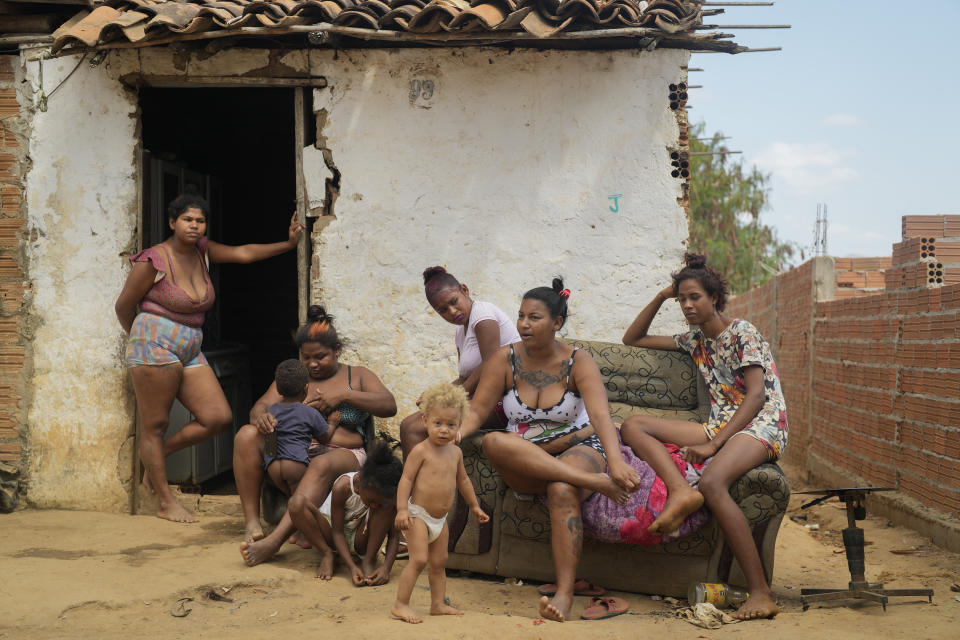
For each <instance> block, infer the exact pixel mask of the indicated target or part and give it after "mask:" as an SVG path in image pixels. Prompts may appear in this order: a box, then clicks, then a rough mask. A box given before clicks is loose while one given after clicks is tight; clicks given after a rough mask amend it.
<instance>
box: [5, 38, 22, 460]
mask: <svg viewBox="0 0 960 640" xmlns="http://www.w3.org/2000/svg"><path fill="white" fill-rule="evenodd" d="M17 60H18V58H17V57H16V56H0V462H5V463H7V464H11V465H13V466H19V463H20V458H21V453H22V443H23V439H22V434H21V426H22V422H23V421H22V413H21V398H22V395H23V386H22V385H23V383H22V377H21V372H22V370H23V366H24V346H23V342H22V340H21V338H20V326H19V325H20V316H21V314H20V311H21V308H22V304H23V294H24V286H25V284H24V279H25V278H24V274H23V272H22V270H21V267H20V248H19V247H20V233H21V231H22V229H23V225H24V217H23V214H22V212H21V206H20V203H21V199H22V197H23V186H22V176H23V173H24V172H23V167H22V163H23V157H24V153H23V152H22V149H21V144H20V143H21V140H22V139H23V138H22V136H18V126H19V124H20V106H19V104H18V103H17V90H16V85H15V79H14V71H13V64H15V63H16V61H17Z"/></svg>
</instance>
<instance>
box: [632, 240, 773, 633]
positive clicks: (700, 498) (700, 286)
mask: <svg viewBox="0 0 960 640" xmlns="http://www.w3.org/2000/svg"><path fill="white" fill-rule="evenodd" d="M684 262H685V263H686V266H685V267H684V268H683V269H681V270H680V271H678V272H677V273H674V274H673V275H672V278H673V282H672V283H671V284H669V285H668V286H667V287H666V288H665V289H664V290H663V291H661V292H660V293H658V294H657V295H656V297H655V298H654V299H653V301H651V302H650V304H648V305H647V306H646V307H644V308H643V310H642V311H641V312H640V314H639V315H638V316H637V318H636V319H635V320H634V321H633V324H631V325H630V327H629V328H628V329H627V332H626V333H625V334H624V336H623V343H624V344H627V345H630V346H634V347H647V348H649V349H660V350H664V351H685V352H687V353H689V354H690V355H691V356H692V357H693V361H694V362H695V363H696V364H697V368H698V369H699V370H700V374H701V375H702V376H703V379H704V380H705V381H706V383H707V387H708V388H709V390H710V417H709V419H708V420H707V422H705V423H703V424H697V423H695V422H686V421H684V420H668V419H665V418H652V417H648V416H633V417H630V418H627V420H626V421H624V423H623V428H622V429H621V435H622V437H623V441H624V443H625V444H627V445H629V446H630V448H632V449H633V450H634V451H635V452H636V454H637V455H638V456H640V457H641V458H643V459H644V460H646V461H647V463H649V464H650V466H651V467H652V468H653V470H654V471H656V472H657V475H658V476H660V477H661V478H662V479H663V482H664V484H666V486H667V491H668V496H667V502H666V504H665V505H664V508H663V511H662V513H661V514H660V517H658V518H657V519H656V520H655V521H654V522H653V524H651V525H650V529H649V530H650V532H652V533H670V532H672V531H673V530H675V529H676V528H677V527H679V526H680V523H681V522H683V520H684V518H686V517H687V516H688V515H689V514H690V513H692V512H694V511H696V510H697V509H699V508H700V506H701V505H702V504H703V503H704V500H706V504H707V506H708V507H709V508H710V511H712V512H713V515H714V516H715V517H716V519H717V524H719V525H720V529H721V530H722V531H723V535H724V538H725V539H726V541H727V544H729V545H730V548H731V549H732V550H733V554H734V556H735V557H736V559H737V561H738V562H739V563H740V567H741V568H742V569H743V575H744V577H745V578H746V579H747V588H748V589H749V590H750V598H748V599H747V601H746V602H745V603H744V604H743V605H742V606H741V607H740V609H739V610H738V611H737V612H736V613H734V614H733V617H734V618H737V619H740V620H747V619H752V618H768V617H772V616H774V615H776V614H777V612H778V611H779V609H778V608H777V604H776V602H775V601H774V599H773V595H772V594H771V592H770V585H769V584H767V579H766V576H765V574H764V571H763V565H762V563H761V561H760V553H759V551H758V550H757V546H756V543H755V542H754V540H753V536H752V535H751V532H750V525H749V524H748V522H747V519H746V517H745V516H744V514H743V511H741V510H740V507H739V506H737V503H736V502H734V500H733V498H732V497H731V496H730V485H731V484H733V482H735V481H736V480H737V478H739V477H740V476H742V475H743V474H744V473H746V472H747V471H749V470H751V469H753V468H754V467H757V466H760V465H761V464H763V463H764V462H770V461H774V460H776V459H777V458H779V457H780V455H781V454H782V453H783V450H784V448H785V447H786V446H787V410H786V406H785V404H784V400H783V393H782V392H781V390H780V378H779V376H778V374H777V366H776V365H775V364H774V362H773V357H772V356H771V354H770V345H768V344H767V341H766V340H764V338H763V336H761V335H760V332H759V331H757V328H756V327H754V326H753V325H752V324H750V323H749V322H747V321H746V320H739V319H736V318H730V317H728V316H726V315H724V314H723V309H724V306H725V305H726V299H727V293H728V290H727V283H726V281H725V280H724V279H723V277H722V276H721V275H720V274H719V273H717V272H716V271H715V270H714V269H713V268H711V267H710V266H709V265H707V261H706V258H704V257H703V256H701V255H696V254H691V253H688V254H686V255H685V256H684ZM671 298H676V299H677V302H679V303H680V309H681V310H682V311H683V315H684V317H685V318H686V319H687V322H688V323H689V324H690V325H691V330H690V331H688V332H686V333H683V334H680V335H676V336H673V337H670V336H651V335H649V334H648V333H647V331H648V330H649V329H650V324H651V322H652V321H653V318H654V316H655V315H656V314H657V311H659V309H660V305H662V304H663V303H664V302H666V301H667V300H669V299H671ZM738 436H746V437H738ZM664 442H670V443H673V444H676V445H677V446H679V447H682V449H681V453H683V455H684V458H685V459H686V460H687V461H689V462H694V463H699V462H703V461H704V460H705V459H707V458H712V461H711V462H710V465H709V466H708V467H706V469H705V470H704V472H703V476H702V477H701V479H700V483H699V486H698V488H697V489H694V488H692V487H691V486H690V485H689V484H687V480H686V478H684V476H683V475H681V474H680V472H679V471H678V469H677V466H676V464H675V462H674V461H673V459H672V458H671V457H670V455H669V454H668V453H667V450H666V449H665V448H664V446H663V443H664Z"/></svg>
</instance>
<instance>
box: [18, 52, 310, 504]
mask: <svg viewBox="0 0 960 640" xmlns="http://www.w3.org/2000/svg"><path fill="white" fill-rule="evenodd" d="M37 54H38V51H36V50H27V51H25V52H24V53H23V54H22V55H21V57H20V59H19V64H20V65H21V66H22V67H23V70H24V75H25V83H24V84H23V88H22V94H23V95H24V99H23V102H24V103H25V104H26V105H28V107H27V108H26V109H25V117H26V118H28V119H29V120H30V124H31V126H32V133H31V136H30V139H29V150H28V154H29V158H30V160H31V161H32V167H31V169H30V171H29V173H28V174H27V177H26V184H27V188H26V200H27V206H26V218H27V221H26V226H27V230H28V232H29V240H26V241H24V242H23V252H24V255H25V261H26V262H27V264H28V265H29V269H28V271H29V273H28V283H29V285H30V286H31V287H32V290H33V295H32V296H31V299H30V301H29V304H28V305H27V307H26V310H25V314H26V322H25V324H26V325H27V326H28V327H29V335H28V339H29V341H30V343H31V345H32V354H31V355H32V358H31V361H30V363H28V364H30V365H31V366H29V367H27V368H26V369H24V374H23V376H24V378H25V380H24V383H25V386H26V388H27V389H28V390H29V397H28V400H27V402H26V404H27V406H26V407H25V413H26V416H27V425H28V427H27V429H26V433H25V434H24V438H25V441H26V445H27V448H28V452H29V454H28V456H27V460H26V471H27V474H26V475H27V480H28V489H27V493H26V497H27V500H28V503H29V504H31V505H33V506H37V507H68V508H77V509H98V510H109V511H126V510H128V509H129V505H130V492H129V490H130V486H131V483H130V480H131V476H132V474H133V457H132V454H133V444H134V438H133V434H134V426H135V403H134V397H133V392H132V388H131V385H130V383H129V379H128V376H127V372H126V369H125V367H124V363H123V353H124V350H125V347H126V335H125V334H124V332H123V330H122V329H121V328H120V325H119V323H118V322H117V319H116V316H115V315H114V311H113V304H114V301H115V300H116V297H117V294H118V293H119V292H120V289H121V288H122V286H123V283H124V281H125V279H126V276H127V273H128V271H129V262H128V257H129V256H130V255H132V253H133V252H134V251H135V250H136V249H137V242H138V222H139V202H138V196H139V193H138V189H139V185H138V182H137V173H136V171H137V169H136V167H137V160H136V153H137V143H138V139H139V133H138V105H137V93H136V90H135V89H134V88H131V86H130V84H136V78H137V76H139V75H150V76H154V77H156V76H165V77H169V78H177V77H183V78H187V77H190V76H203V77H210V78H214V79H216V78H218V77H223V78H227V77H230V76H238V75H243V74H247V73H256V72H258V70H259V72H260V73H262V74H267V75H269V74H282V75H284V76H287V75H290V74H293V73H295V72H297V70H299V73H301V74H302V73H304V72H305V69H306V60H307V55H306V54H305V53H304V52H284V53H278V52H271V51H267V50H258V51H244V50H231V51H219V50H212V51H205V50H204V51H200V52H199V53H197V52H194V53H189V52H187V53H184V52H183V51H179V52H171V51H170V50H167V49H164V50H162V51H144V52H139V51H124V52H122V53H121V52H111V53H110V55H108V56H107V58H106V60H105V61H104V62H103V63H102V64H100V66H98V67H91V66H90V65H89V64H88V63H87V62H86V61H84V62H82V63H80V64H78V62H79V58H78V57H67V58H59V59H55V60H44V61H42V62H40V61H39V60H36V59H35V58H36V57H37ZM41 64H42V67H43V70H42V79H43V90H44V92H45V93H46V94H48V95H49V98H48V101H47V110H46V111H41V110H39V109H35V108H34V107H33V106H32V105H34V104H35V100H36V98H37V96H38V94H37V91H38V89H39V84H40V79H41V70H40V65H41ZM71 72H73V74H72V75H70V77H69V78H67V76H68V75H69V74H71ZM61 82H62V85H61V84H60V83H61ZM128 83H129V84H128ZM58 86H59V88H58V89H57V90H56V93H53V89H54V87H58ZM251 117H253V114H251ZM254 124H255V123H251V126H253V125H254Z"/></svg>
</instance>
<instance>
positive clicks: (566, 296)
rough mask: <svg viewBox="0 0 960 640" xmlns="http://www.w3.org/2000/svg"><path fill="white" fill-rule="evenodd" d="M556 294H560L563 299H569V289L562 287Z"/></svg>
mask: <svg viewBox="0 0 960 640" xmlns="http://www.w3.org/2000/svg"><path fill="white" fill-rule="evenodd" d="M557 295H558V296H560V297H561V298H563V299H564V300H569V299H570V289H564V290H563V291H561V292H560V293H558V294H557Z"/></svg>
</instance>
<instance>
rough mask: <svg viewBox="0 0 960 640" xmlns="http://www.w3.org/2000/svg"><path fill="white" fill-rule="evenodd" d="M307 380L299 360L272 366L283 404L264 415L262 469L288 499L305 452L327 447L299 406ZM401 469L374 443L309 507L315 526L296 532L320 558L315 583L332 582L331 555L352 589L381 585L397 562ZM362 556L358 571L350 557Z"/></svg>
mask: <svg viewBox="0 0 960 640" xmlns="http://www.w3.org/2000/svg"><path fill="white" fill-rule="evenodd" d="M309 382H310V376H309V373H308V372H307V367H306V366H305V365H304V364H303V363H302V362H300V361H299V360H295V359H291V360H284V361H283V362H281V363H280V364H279V365H278V366H277V370H276V379H275V384H276V390H277V393H279V394H280V396H281V400H280V401H279V402H277V403H275V404H273V405H270V407H269V408H268V409H267V412H268V413H269V414H270V415H272V416H273V417H274V418H275V420H276V425H275V427H274V429H273V431H272V432H271V433H269V434H267V436H266V438H265V440H266V442H265V445H264V453H263V465H264V467H265V468H266V471H267V475H268V476H269V477H270V481H271V482H273V484H274V485H275V486H276V487H277V488H278V489H280V490H281V491H282V492H283V493H284V494H286V495H288V496H289V495H292V494H293V493H294V492H295V491H296V489H297V485H299V484H300V480H301V479H302V478H303V475H304V472H305V471H306V470H307V467H308V466H309V464H310V453H309V451H310V448H311V446H315V445H316V444H317V443H319V444H321V445H325V444H326V443H327V441H328V440H329V439H330V433H329V432H330V431H331V429H330V427H329V426H328V425H327V422H326V421H325V420H324V419H323V416H322V415H321V414H320V412H319V411H317V410H316V409H314V408H313V407H311V406H309V405H306V404H303V401H304V400H305V399H306V397H307V390H308V388H309ZM402 471H403V465H402V464H401V463H400V461H399V460H397V459H396V458H395V457H394V456H393V453H392V452H391V451H390V448H389V447H388V446H387V445H386V443H384V442H381V441H374V442H373V443H371V445H370V450H369V451H368V452H367V455H366V456H365V457H364V462H363V465H362V466H361V467H360V470H359V471H350V472H347V473H344V474H342V475H341V476H340V477H338V478H337V479H336V480H334V482H333V489H332V490H331V491H330V493H329V494H328V495H327V498H326V500H325V501H324V502H323V504H322V505H321V506H320V507H319V508H317V507H314V506H313V505H310V506H309V507H308V512H309V514H310V516H311V519H312V524H313V525H315V526H308V527H305V528H304V530H303V531H302V532H301V534H302V535H303V536H305V537H306V539H307V540H308V541H309V542H310V544H311V545H313V547H314V548H315V549H317V551H319V552H320V554H321V560H320V567H319V569H318V570H317V577H318V578H320V579H322V580H330V579H331V578H332V577H333V552H334V550H336V552H337V553H338V554H340V557H341V558H342V559H343V562H344V564H346V565H347V568H348V569H349V571H350V575H351V578H352V580H353V584H354V585H356V586H358V587H360V586H364V585H379V584H386V583H387V581H389V580H390V570H391V569H392V568H393V561H394V560H395V559H396V556H397V546H398V544H397V543H398V539H399V538H398V536H397V534H396V530H394V529H393V528H392V524H393V518H394V513H395V511H396V510H395V507H394V503H395V500H396V494H397V484H398V483H399V481H400V474H401V472H402ZM388 537H389V539H388V542H387V550H386V557H385V559H384V563H383V564H382V565H381V566H380V567H379V568H378V567H377V554H378V553H379V551H380V547H381V546H383V541H384V539H385V538H388ZM354 554H357V555H358V556H360V557H362V560H361V563H360V565H357V563H356V562H355V561H354V560H353V555H354Z"/></svg>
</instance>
